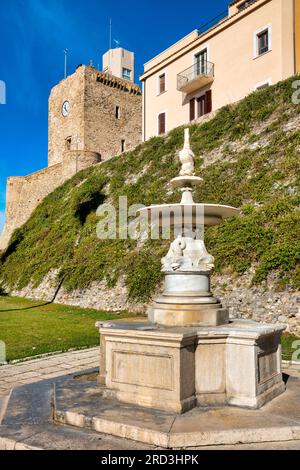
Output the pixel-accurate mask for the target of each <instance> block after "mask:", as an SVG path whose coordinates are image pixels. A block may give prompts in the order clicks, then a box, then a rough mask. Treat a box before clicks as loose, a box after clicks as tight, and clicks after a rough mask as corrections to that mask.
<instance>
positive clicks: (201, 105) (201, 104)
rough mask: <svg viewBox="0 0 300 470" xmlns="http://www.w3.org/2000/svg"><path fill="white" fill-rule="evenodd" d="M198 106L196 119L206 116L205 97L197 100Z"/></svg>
mask: <svg viewBox="0 0 300 470" xmlns="http://www.w3.org/2000/svg"><path fill="white" fill-rule="evenodd" d="M197 104H198V117H200V116H204V114H206V96H205V95H202V96H200V97H199V98H198V99H197Z"/></svg>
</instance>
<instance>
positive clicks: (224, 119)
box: [0, 77, 300, 301]
mask: <svg viewBox="0 0 300 470" xmlns="http://www.w3.org/2000/svg"><path fill="white" fill-rule="evenodd" d="M296 78H299V77H296ZM294 80H295V77H294V78H291V79H289V80H287V81H284V82H281V83H279V84H277V85H275V86H273V87H270V88H268V89H265V90H262V91H259V92H255V93H253V94H251V95H249V96H248V97H246V98H245V99H244V100H243V101H241V102H240V103H238V104H236V105H232V106H226V107H224V108H222V109H221V110H220V111H219V112H218V113H217V114H216V116H215V117H214V118H213V119H212V120H210V121H207V122H205V123H204V124H202V125H197V124H195V125H193V126H191V144H192V147H193V150H194V152H195V155H196V160H197V161H196V174H198V175H201V176H203V178H204V183H203V185H202V186H200V187H199V189H197V191H196V194H195V200H196V201H198V202H207V203H222V204H228V205H233V206H236V207H240V208H241V215H240V216H238V217H236V218H233V219H229V220H228V221H226V222H224V223H223V224H222V225H221V226H218V227H214V228H210V229H208V230H207V231H206V243H207V247H208V249H209V250H210V252H211V253H212V254H213V255H214V256H215V258H216V270H217V271H221V270H226V272H237V273H242V272H245V271H247V270H248V269H249V268H250V267H251V266H252V269H253V266H254V267H255V272H254V274H253V283H259V282H261V281H262V280H263V279H266V277H267V275H268V274H269V273H270V272H271V271H273V272H276V273H277V275H278V284H279V285H278V287H279V288H280V289H284V288H285V287H286V285H289V286H292V287H295V288H296V287H299V284H300V271H299V252H300V242H299V238H300V234H299V232H300V230H299V211H298V210H297V206H299V175H300V170H299V155H300V127H299V126H300V105H295V104H293V103H292V94H293V92H294V91H295V90H294V89H293V88H292V83H293V81H294ZM182 145H183V129H182V128H178V129H175V130H173V131H172V132H170V133H169V134H168V135H167V136H166V137H164V138H153V139H151V140H149V141H148V142H146V143H145V144H143V145H140V146H139V147H137V148H136V149H135V150H134V151H132V152H128V153H126V154H124V155H122V156H121V157H116V158H113V159H112V160H110V161H108V162H105V163H103V164H101V165H98V166H95V167H91V168H89V169H87V170H84V171H81V172H80V173H78V174H77V175H76V176H74V177H73V178H72V179H70V180H69V181H67V182H66V183H65V184H64V185H63V186H61V187H60V188H58V189H57V190H56V191H54V192H53V193H52V194H50V195H49V196H48V197H46V198H45V200H44V201H43V202H42V203H41V205H40V206H39V207H38V208H37V209H36V210H35V212H34V213H33V215H32V216H31V218H30V219H29V220H28V222H27V223H26V224H25V225H24V226H23V227H22V228H20V229H19V230H17V231H16V232H15V233H14V235H13V237H12V239H11V241H10V245H9V247H8V249H7V250H6V252H4V253H2V256H1V261H0V279H1V282H2V284H3V285H5V286H6V288H13V287H14V288H16V289H21V288H22V287H24V286H26V285H28V284H29V283H30V282H33V283H34V285H39V283H40V282H41V281H42V279H43V278H44V276H45V275H46V274H47V273H48V272H49V271H50V270H53V269H56V270H58V271H59V274H58V277H59V279H63V284H64V286H65V287H66V288H67V289H69V290H73V289H76V288H82V287H87V286H88V285H89V284H90V283H91V282H92V281H95V280H103V279H105V280H106V281H107V284H108V286H113V285H114V284H115V283H116V282H117V280H118V278H119V277H120V276H124V277H125V282H126V285H127V287H128V292H129V296H130V297H131V298H132V299H136V300H142V301H147V300H148V299H149V298H150V296H151V294H152V293H153V291H154V289H155V287H156V286H157V284H158V283H159V281H160V279H161V274H160V258H161V257H162V255H163V254H164V253H165V252H166V249H167V245H168V242H166V241H162V242H160V241H151V240H149V241H146V242H145V243H141V242H140V241H139V242H137V241H133V240H125V241H124V240H118V239H117V240H107V241H103V240H99V239H98V238H97V235H96V225H97V223H98V222H99V217H97V215H96V209H97V207H98V206H99V205H100V204H103V203H105V202H111V203H113V204H114V205H115V206H116V208H118V197H119V196H127V197H128V204H129V205H130V204H133V203H143V204H154V203H161V202H166V203H168V202H175V201H178V200H179V197H180V195H179V193H178V192H176V191H175V192H173V193H172V191H171V188H170V186H169V184H168V183H169V181H170V179H171V178H172V177H174V176H176V175H177V174H178V170H179V163H178V160H177V159H176V158H175V156H176V154H177V152H178V150H179V149H180V148H181V147H182Z"/></svg>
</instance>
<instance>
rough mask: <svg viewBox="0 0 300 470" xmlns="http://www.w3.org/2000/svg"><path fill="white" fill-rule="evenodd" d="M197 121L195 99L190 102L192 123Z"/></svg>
mask: <svg viewBox="0 0 300 470" xmlns="http://www.w3.org/2000/svg"><path fill="white" fill-rule="evenodd" d="M194 119H195V98H193V99H191V100H190V121H193V120H194Z"/></svg>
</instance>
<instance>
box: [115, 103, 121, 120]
mask: <svg viewBox="0 0 300 470" xmlns="http://www.w3.org/2000/svg"><path fill="white" fill-rule="evenodd" d="M120 116H121V114H120V106H116V119H120Z"/></svg>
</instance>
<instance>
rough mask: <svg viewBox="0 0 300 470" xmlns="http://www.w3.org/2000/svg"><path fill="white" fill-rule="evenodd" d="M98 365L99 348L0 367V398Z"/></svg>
mask: <svg viewBox="0 0 300 470" xmlns="http://www.w3.org/2000/svg"><path fill="white" fill-rule="evenodd" d="M98 365H99V347H96V348H90V349H84V350H78V351H70V352H67V353H61V354H57V355H52V356H46V357H42V358H39V359H30V360H28V361H24V362H19V363H15V364H8V365H4V366H0V397H1V396H4V395H7V394H8V393H9V391H10V390H11V389H13V388H15V387H18V386H19V385H24V384H29V383H34V382H38V381H40V380H44V379H50V378H55V377H60V376H64V375H66V374H71V373H75V372H81V371H82V370H86V369H92V368H94V367H98Z"/></svg>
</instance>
